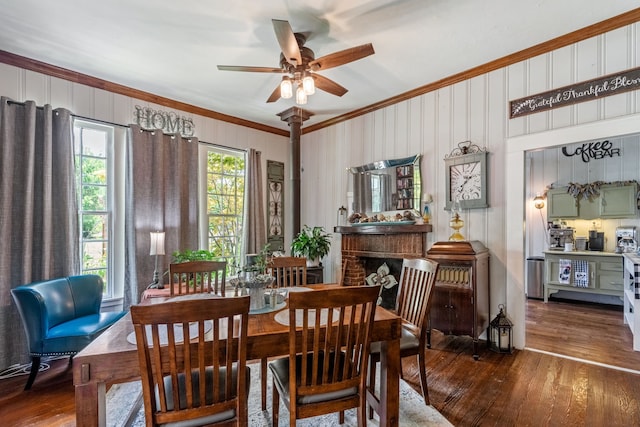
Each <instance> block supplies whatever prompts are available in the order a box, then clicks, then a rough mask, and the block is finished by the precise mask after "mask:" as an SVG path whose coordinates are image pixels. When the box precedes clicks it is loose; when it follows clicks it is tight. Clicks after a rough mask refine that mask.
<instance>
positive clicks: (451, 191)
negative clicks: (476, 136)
mask: <svg viewBox="0 0 640 427" xmlns="http://www.w3.org/2000/svg"><path fill="white" fill-rule="evenodd" d="M487 154H488V152H487V151H486V149H483V148H480V147H479V146H478V145H476V144H474V143H472V142H471V141H462V142H460V143H458V148H454V149H453V150H452V151H451V153H449V154H448V155H446V156H445V157H444V162H445V168H446V173H447V178H446V179H445V183H446V197H447V200H446V205H445V210H449V209H451V205H452V204H453V202H454V200H456V199H458V200H459V201H460V205H461V207H462V208H463V209H475V208H486V207H488V206H489V204H488V197H487Z"/></svg>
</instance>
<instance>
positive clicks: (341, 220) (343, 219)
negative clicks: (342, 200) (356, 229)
mask: <svg viewBox="0 0 640 427" xmlns="http://www.w3.org/2000/svg"><path fill="white" fill-rule="evenodd" d="M336 225H338V226H342V225H347V208H345V207H344V206H340V207H339V208H338V216H337V218H336Z"/></svg>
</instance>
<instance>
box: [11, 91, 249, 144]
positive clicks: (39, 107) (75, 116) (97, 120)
mask: <svg viewBox="0 0 640 427" xmlns="http://www.w3.org/2000/svg"><path fill="white" fill-rule="evenodd" d="M7 103H9V104H16V105H26V103H25V102H20V101H14V100H12V99H8V100H7ZM36 108H37V109H39V110H42V109H44V107H42V106H38V105H36ZM71 117H73V118H76V119H81V120H87V121H91V122H98V123H102V124H104V125H110V126H119V127H122V128H130V127H131V126H129V125H122V124H120V123H113V122H109V121H106V120H100V119H94V118H91V117H85V116H80V115H78V114H73V113H71ZM142 130H146V131H148V132H153V131H154V129H142ZM158 130H159V129H158ZM184 138H188V137H184ZM198 143H200V144H205V145H211V146H212V147H218V148H223V149H226V150H235V151H243V152H245V153H246V152H247V151H249V150H248V149H246V148H235V147H227V146H225V145H220V144H215V143H213V142H206V141H201V140H200V139H198Z"/></svg>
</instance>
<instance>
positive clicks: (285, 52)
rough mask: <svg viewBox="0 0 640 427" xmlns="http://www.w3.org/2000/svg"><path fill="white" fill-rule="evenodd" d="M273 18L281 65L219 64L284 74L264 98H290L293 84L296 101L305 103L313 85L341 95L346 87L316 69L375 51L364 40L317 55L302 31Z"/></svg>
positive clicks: (250, 70) (222, 68)
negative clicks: (361, 43) (318, 56)
mask: <svg viewBox="0 0 640 427" xmlns="http://www.w3.org/2000/svg"><path fill="white" fill-rule="evenodd" d="M272 22H273V29H274V31H275V33H276V38H277V39H278V43H279V44H280V48H281V49H282V52H281V53H280V68H271V67H246V66H241V65H218V70H223V71H248V72H254V73H277V74H283V76H282V81H281V82H280V85H278V86H277V87H276V88H275V90H274V91H273V92H272V93H271V96H269V98H268V99H267V102H275V101H277V100H278V99H279V98H281V97H282V98H291V97H292V96H293V88H294V86H295V88H296V92H295V94H296V103H297V104H306V102H307V96H308V95H312V94H313V93H314V92H315V88H318V89H321V90H323V91H325V92H328V93H330V94H332V95H336V96H342V95H344V94H345V93H347V89H346V88H344V87H343V86H341V85H339V84H338V83H336V82H334V81H333V80H331V79H328V78H326V77H324V76H322V75H320V74H318V71H323V70H327V69H329V68H333V67H337V66H339V65H344V64H347V63H349V62H353V61H357V60H358V59H362V58H364V57H367V56H369V55H373V54H374V53H375V52H374V50H373V45H372V44H371V43H367V44H363V45H361V46H356V47H352V48H350V49H345V50H341V51H339V52H334V53H330V54H328V55H325V56H322V57H320V58H318V59H316V58H315V54H314V53H313V51H312V50H311V49H309V48H308V47H306V46H304V44H305V42H306V41H307V37H306V36H305V35H304V34H302V33H294V32H293V30H292V29H291V25H289V22H288V21H283V20H279V19H272Z"/></svg>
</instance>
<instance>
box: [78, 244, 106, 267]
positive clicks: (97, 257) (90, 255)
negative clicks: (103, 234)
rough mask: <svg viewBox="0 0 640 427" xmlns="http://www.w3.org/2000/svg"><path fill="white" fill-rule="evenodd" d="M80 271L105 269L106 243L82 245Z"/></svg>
mask: <svg viewBox="0 0 640 427" xmlns="http://www.w3.org/2000/svg"><path fill="white" fill-rule="evenodd" d="M82 252H83V258H82V270H83V273H84V272H86V270H88V269H95V268H101V269H104V268H106V267H107V242H84V243H83V244H82Z"/></svg>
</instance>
